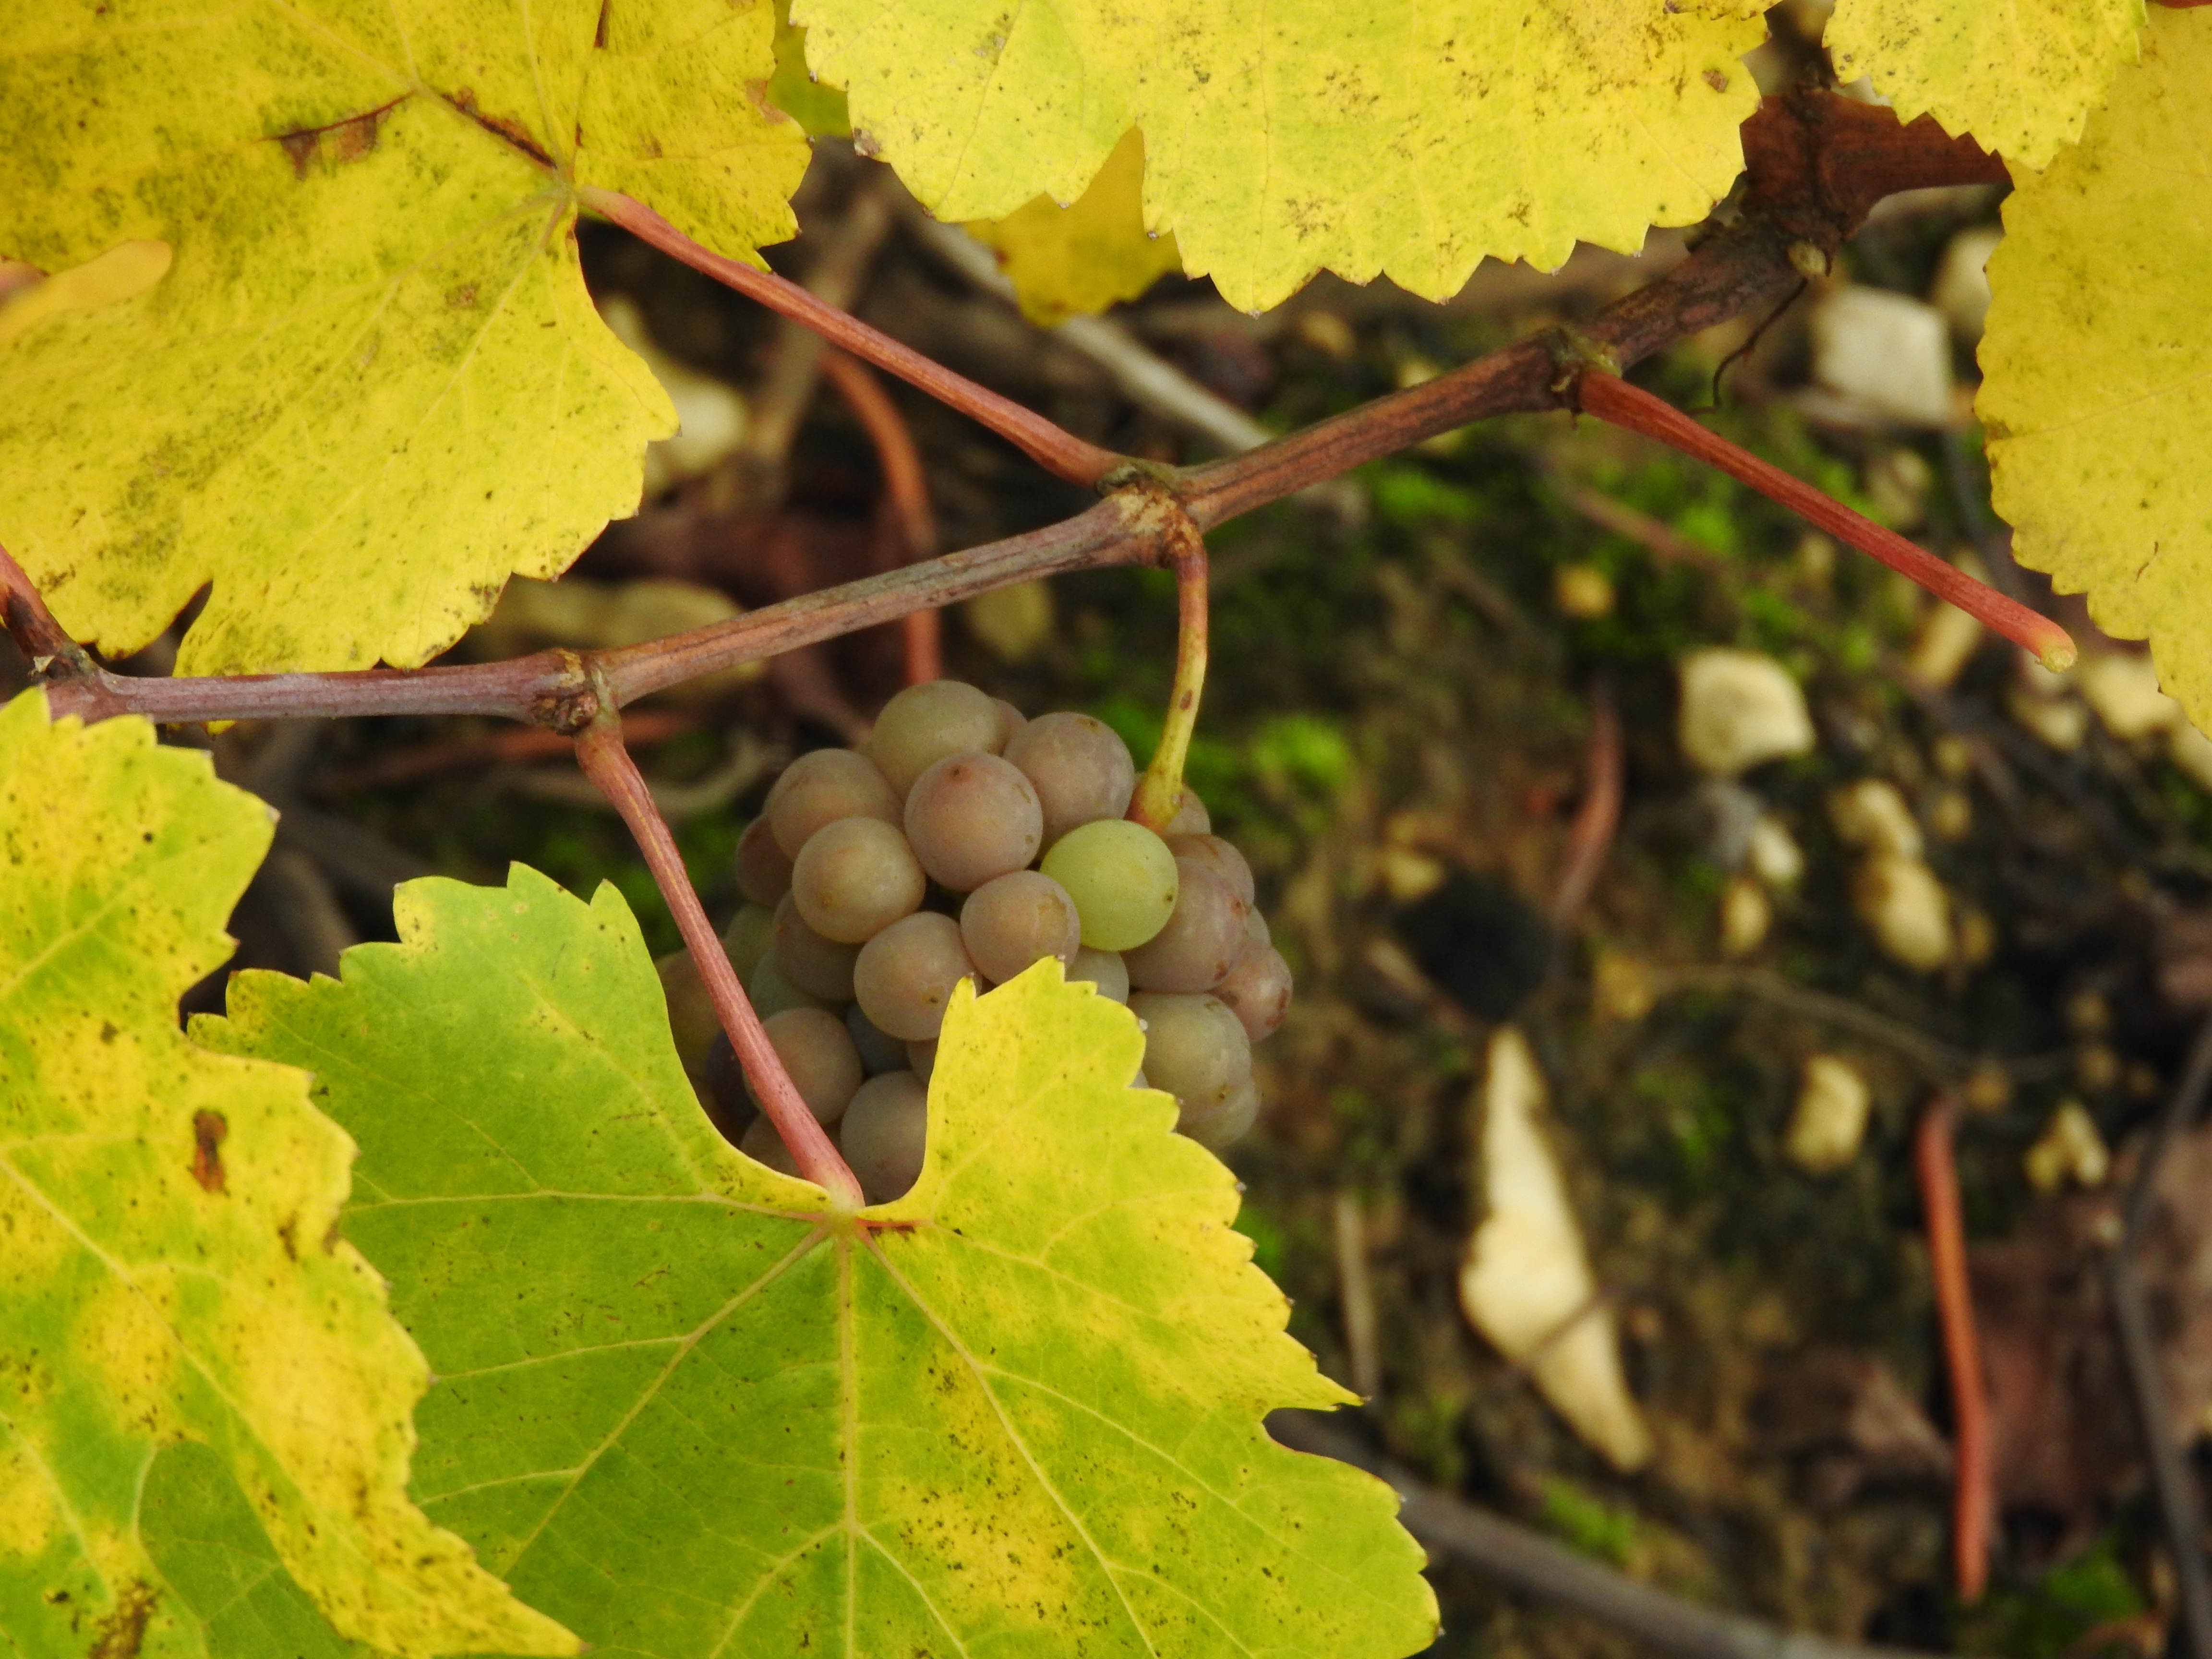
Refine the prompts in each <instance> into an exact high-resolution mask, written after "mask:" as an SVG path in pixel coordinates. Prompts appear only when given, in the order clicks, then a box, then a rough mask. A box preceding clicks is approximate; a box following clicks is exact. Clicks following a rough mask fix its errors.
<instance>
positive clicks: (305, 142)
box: [276, 131, 323, 179]
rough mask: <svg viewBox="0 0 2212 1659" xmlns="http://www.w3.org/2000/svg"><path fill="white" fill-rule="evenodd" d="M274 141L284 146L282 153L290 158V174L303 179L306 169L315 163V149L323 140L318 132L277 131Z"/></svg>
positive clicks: (305, 175)
mask: <svg viewBox="0 0 2212 1659" xmlns="http://www.w3.org/2000/svg"><path fill="white" fill-rule="evenodd" d="M276 142H277V143H280V144H282V145H283V146H284V154H285V155H289V156H290V157H291V158H292V176H293V177H294V178H295V179H304V178H306V177H307V169H308V168H309V167H313V165H314V164H315V151H316V150H317V149H319V147H320V146H321V144H322V142H323V136H322V134H321V133H319V132H313V131H308V132H285V133H279V134H278V135H277V137H276Z"/></svg>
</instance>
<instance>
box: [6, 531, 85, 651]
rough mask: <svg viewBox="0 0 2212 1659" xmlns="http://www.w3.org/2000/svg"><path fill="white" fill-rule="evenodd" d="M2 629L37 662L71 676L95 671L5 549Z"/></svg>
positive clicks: (36, 588) (35, 586)
mask: <svg viewBox="0 0 2212 1659" xmlns="http://www.w3.org/2000/svg"><path fill="white" fill-rule="evenodd" d="M0 626H5V627H6V629H7V630H8V633H9V637H10V638H12V639H13V640H15V642H16V643H17V644H18V645H19V646H20V647H21V648H22V652H23V654H24V655H25V656H27V657H29V658H30V659H32V660H33V661H34V662H35V661H37V660H38V659H40V658H41V657H45V658H52V659H55V660H58V661H59V662H60V663H61V664H62V665H63V666H64V672H67V673H70V674H76V673H82V672H85V671H88V670H89V669H90V668H91V667H92V661H91V659H90V658H88V657H87V656H86V655H85V653H84V648H83V647H82V646H80V645H78V644H77V642H76V641H75V640H73V639H71V638H70V635H69V630H68V629H65V628H64V627H63V626H62V625H61V624H60V623H58V622H56V621H55V620H54V613H53V612H52V611H49V610H47V609H46V599H45V598H44V597H43V596H42V595H41V594H40V592H39V589H38V586H37V584H35V583H34V582H33V581H32V580H31V579H30V577H29V575H28V574H26V573H25V571H24V569H23V567H22V566H21V565H20V564H17V563H16V562H15V556H14V555H13V554H11V553H9V551H8V550H7V549H6V548H4V547H0Z"/></svg>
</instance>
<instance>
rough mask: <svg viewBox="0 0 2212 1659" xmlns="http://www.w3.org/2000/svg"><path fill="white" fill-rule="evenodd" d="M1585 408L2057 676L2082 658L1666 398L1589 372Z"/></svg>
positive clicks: (1583, 387)
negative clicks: (1713, 473)
mask: <svg viewBox="0 0 2212 1659" xmlns="http://www.w3.org/2000/svg"><path fill="white" fill-rule="evenodd" d="M1578 390H1579V392H1580V400H1581V404H1582V408H1583V412H1584V413H1585V414H1589V415H1595V416H1597V417H1598V418H1599V419H1600V420H1601V421H1610V422H1613V425H1615V426H1620V427H1626V428H1628V429H1629V430H1630V431H1632V432H1640V433H1642V434H1643V435H1644V436H1645V437H1647V438H1656V439H1657V440H1658V441H1660V442H1661V443H1662V444H1665V445H1667V446H1668V447H1670V448H1674V449H1679V450H1680V451H1681V452H1682V453H1684V454H1685V455H1689V456H1692V457H1694V458H1695V459H1699V460H1701V461H1703V462H1705V464H1706V465H1709V466H1715V467H1717V468H1719V469H1720V470H1721V471H1723V472H1725V473H1727V474H1728V475H1729V477H1732V478H1734V479H1735V480H1736V481H1737V482H1738V483H1747V484H1749V485H1750V486H1751V487H1752V488H1753V489H1756V490H1757V491H1759V494H1760V495H1765V496H1767V497H1768V498H1769V499H1771V500H1773V501H1779V502H1781V503H1782V505H1783V506H1784V507H1788V508H1789V509H1790V511H1791V512H1793V513H1797V514H1798V515H1800V516H1801V517H1802V518H1805V519H1808V520H1811V521H1812V522H1813V523H1814V524H1816V525H1818V526H1820V528H1821V529H1823V530H1825V531H1826V532H1828V533H1829V534H1830V535H1832V536H1835V537H1837V538H1839V539H1841V540H1843V541H1845V542H1848V543H1850V544H1851V545H1852V546H1853V547H1856V548H1857V549H1858V550H1859V551H1860V552H1862V553H1865V554H1869V555H1870V556H1873V557H1875V558H1877V559H1879V560H1881V562H1883V563H1884V564H1886V565H1887V566H1888V567H1889V568H1891V569H1892V570H1895V571H1898V572H1900V573H1901V574H1905V575H1906V576H1910V577H1911V579H1912V580H1914V581H1916V582H1917V583H1919V584H1920V586H1923V587H1924V588H1926V589H1927V590H1928V591H1929V592H1930V593H1933V594H1934V595H1935V596H1936V598H1937V599H1942V600H1945V601H1947V602H1948V603H1949V604H1952V605H1957V606H1958V607H1959V609H1960V610H1961V611H1965V612H1966V614H1967V615H1968V616H1970V617H1973V618H1974V619H1975V620H1976V621H1977V622H1978V623H1982V624H1983V625H1984V627H1986V628H1988V629H1990V630H1991V631H1992V632H1994V633H1997V634H2002V635H2004V637H2005V638H2007V639H2008V640H2010V641H2012V642H2013V643H2014V644H2015V645H2017V646H2021V647H2025V648H2026V649H2027V650H2028V651H2031V652H2033V653H2034V654H2035V656H2036V659H2038V660H2039V661H2040V662H2041V663H2042V664H2043V665H2044V666H2045V668H2048V669H2050V670H2051V671H2052V672H2054V673H2057V672H2061V671H2064V670H2066V669H2069V668H2071V667H2072V666H2073V665H2074V662H2075V657H2076V655H2077V654H2078V653H2076V652H2075V648H2074V640H2073V636H2072V635H2069V634H2068V633H2067V631H2066V630H2065V629H2063V628H2061V627H2060V626H2059V625H2058V624H2057V623H2055V622H2052V621H2051V619H2050V618H2049V617H2043V616H2039V615H2038V614H2037V613H2036V612H2034V611H2031V610H2029V609H2028V608H2027V606H2026V605H2021V604H2020V603H2019V602H2018V601H2016V600H2014V599H2007V598H2006V597H2005V596H2004V595H2003V594H2002V593H2000V592H1997V591H1996V589H1995V588H1994V587H1991V586H1989V585H1988V584H1987V583H1985V582H1978V581H1976V580H1974V579H1973V578H1972V576H1969V575H1968V574H1966V572H1965V571H1963V570H1961V569H1960V568H1959V567H1958V566H1956V565H1954V564H1951V563H1949V562H1946V561H1944V560H1942V559H1939V558H1937V557H1936V556H1935V555H1934V554H1932V553H1930V552H1929V551H1927V550H1925V549H1923V548H1920V547H1916V546H1914V545H1913V544H1911V542H1909V541H1907V540H1905V538H1904V537H1902V536H1900V535H1899V534H1898V533H1897V532H1895V531H1893V530H1885V529H1883V528H1882V527H1881V526H1880V525H1878V524H1876V523H1875V521H1874V520H1872V519H1869V518H1867V517H1866V516H1864V515H1863V514H1862V513H1854V512H1852V511H1851V509H1850V507H1845V506H1844V504H1843V503H1842V502H1841V501H1837V500H1835V499H1833V498H1832V497H1831V496H1829V495H1824V494H1823V493H1822V492H1821V491H1820V490H1818V489H1814V487H1813V486H1812V485H1811V484H1808V483H1806V482H1805V481H1804V480H1803V479H1802V478H1793V477H1790V474H1788V473H1787V472H1784V471H1783V470H1782V469H1781V468H1780V467H1778V466H1775V465H1771V464H1770V463H1768V462H1765V461H1762V460H1761V459H1759V457H1758V456H1756V455H1754V454H1753V453H1751V452H1750V451H1749V450H1747V449H1743V448H1741V447H1738V446H1736V445H1735V444H1732V443H1730V442H1729V441H1728V440H1727V439H1726V438H1723V437H1722V436H1721V435H1719V434H1718V433H1717V432H1713V431H1710V430H1708V429H1707V428H1705V427H1703V426H1700V425H1699V423H1698V422H1695V421H1693V420H1692V419H1691V418H1690V417H1689V416H1687V415H1685V414H1684V413H1682V411H1681V410H1679V409H1677V408H1675V407H1674V405H1673V404H1670V403H1668V402H1666V401H1665V400H1664V399H1663V398H1655V397H1653V396H1652V395H1651V394H1650V392H1645V391H1644V390H1643V389H1641V388H1640V387H1638V386H1631V385H1629V383H1628V382H1627V381H1626V380H1622V379H1621V378H1620V376H1619V375H1617V374H1607V373H1606V372H1605V371H1604V370H1602V369H1599V368H1585V369H1583V372H1582V375H1581V380H1580V385H1579V387H1578Z"/></svg>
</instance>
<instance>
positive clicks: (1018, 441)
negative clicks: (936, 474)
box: [577, 186, 1126, 489]
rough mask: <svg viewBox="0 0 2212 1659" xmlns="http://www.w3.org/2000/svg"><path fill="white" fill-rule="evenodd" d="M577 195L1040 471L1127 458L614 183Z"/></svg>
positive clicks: (1104, 467) (1090, 481)
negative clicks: (946, 409)
mask: <svg viewBox="0 0 2212 1659" xmlns="http://www.w3.org/2000/svg"><path fill="white" fill-rule="evenodd" d="M577 197H578V199H579V200H580V202H581V203H582V204H583V205H584V206H585V207H586V208H588V209H590V210H592V212H594V213H597V214H599V215H602V216H605V218H608V219H611V220H612V221H613V222H615V223H616V224H618V225H620V226H621V227H622V228H623V229H624V230H627V231H628V232H629V233H630V234H632V235H633V236H635V237H637V238H638V239H639V240H641V241H646V242H650V243H652V244H653V246H655V247H657V248H659V250H660V251H661V252H663V253H665V254H668V255H669V256H670V257H671V258H677V259H681V260H682V261H683V262H684V264H687V265H690V267H691V268H692V269H693V270H697V271H703V272H704V273H705V274H706V275H708V276H712V277H713V278H714V280H715V281H716V282H718V283H723V284H725V285H726V286H727V287H730V288H733V289H737V291H738V293H740V294H742V295H744V296H745V297H746V298H747V299H750V300H757V301H759V302H760V303H761V304H763V305H764V306H766V307H768V308H769V310H771V311H774V312H777V313H781V315H783V316H786V317H788V318H790V319H793V321H794V322H799V323H803V324H805V325H806V326H807V327H808V328H811V329H812V330H813V331H815V332H816V333H817V334H819V335H820V336H822V337H823V339H825V340H828V341H829V343H831V344H832V345H838V346H842V347H843V348H844V349H846V350H848V351H849V352H851V353H852V354H853V355H854V356H856V357H861V358H865V359H866V360H867V361H868V362H872V363H873V364H875V365H876V367H877V368H881V369H884V370H887V371H889V372H890V374H896V375H897V376H898V377H899V379H901V380H906V381H908V382H910V383H912V384H913V385H915V386H920V387H921V389H922V390H923V391H924V392H927V393H928V394H929V395H930V396H931V397H933V398H936V399H937V400H938V401H939V403H941V404H948V405H950V406H951V407H952V408H954V409H957V410H959V411H960V412H961V413H962V414H963V415H966V416H969V417H970V418H971V419H973V420H975V421H976V422H980V423H981V424H982V425H984V426H987V427H988V428H990V429H991V430H992V431H994V432H995V433H997V434H998V435H1000V437H1002V438H1004V439H1006V441H1008V442H1009V443H1011V444H1012V445H1013V446H1014V447H1016V448H1018V449H1019V450H1020V451H1021V452H1022V453H1024V455H1027V456H1028V457H1029V458H1030V459H1031V460H1033V461H1035V462H1036V464H1037V465H1039V466H1042V468H1044V469H1045V471H1048V472H1050V473H1053V474H1054V475H1055V476H1056V477H1062V478H1065V479H1066V480H1067V481H1068V482H1069V483H1079V484H1081V485H1083V486H1084V487H1085V488H1086V489H1089V488H1093V487H1095V486H1096V485H1097V483H1098V481H1099V480H1100V479H1102V478H1103V477H1105V476H1106V475H1107V474H1108V473H1109V472H1111V471H1114V469H1115V467H1117V466H1121V465H1124V464H1125V461H1126V458H1125V457H1123V456H1120V455H1116V454H1115V453H1113V452H1112V451H1111V450H1107V449H1101V448H1099V447H1098V446H1097V444H1094V443H1087V442H1085V441H1084V440H1083V439H1081V438H1079V437H1077V436H1076V435H1074V434H1073V433H1072V432H1068V431H1065V430H1063V429H1062V428H1060V427H1058V426H1055V425H1054V424H1053V422H1050V421H1048V420H1047V419H1045V417H1044V416H1042V415H1040V414H1038V413H1036V410H1029V409H1024V408H1023V407H1022V406H1021V405H1020V404H1018V403H1016V402H1014V400H1013V399H1012V398H1002V397H1000V395H999V394H998V393H997V392H993V391H991V390H990V389H989V388H988V387H986V386H978V385H976V384H975V381H973V380H969V378H968V377H967V376H966V375H964V374H955V373H953V371H952V370H951V369H949V368H945V366H944V365H943V364H941V363H939V362H935V361H933V359H931V358H928V357H925V356H922V355H921V353H920V352H919V351H916V350H915V349H914V348H913V347H911V346H905V345H901V344H900V343H898V342H897V341H896V340H894V339H892V338H891V337H890V336H889V335H888V334H884V333H883V332H881V331H878V330H876V329H872V328H870V327H869V326H868V325H866V323H864V322H862V321H860V319H858V318H856V317H853V316H849V315H848V314H847V313H844V312H842V311H840V310H838V309H837V307H835V306H832V305H825V304H824V303H823V301H820V300H818V299H817V298H816V297H815V296H814V295H811V294H809V293H808V292H807V291H806V290H805V289H803V288H801V287H799V284H798V283H793V282H787V281H786V280H785V279H784V278H783V277H781V276H777V275H776V274H775V272H774V271H769V270H756V269H754V268H753V267H752V266H751V265H749V264H744V262H743V261H742V260H738V259H726V258H723V257H722V256H721V255H720V254H719V253H715V252H711V251H710V250H708V249H707V248H703V247H702V246H699V244H698V243H696V242H695V241H693V240H691V239H690V237H689V236H686V235H685V234H684V233H683V232H682V231H680V230H678V229H677V228H676V227H675V226H673V225H671V224H670V223H669V222H668V221H667V220H665V219H664V218H662V217H661V216H659V214H657V213H655V212H654V211H653V210H652V209H651V208H649V207H647V206H646V205H645V204H644V203H642V202H640V201H636V200H635V199H633V198H632V197H628V196H624V195H623V194H622V193H621V192H620V191H611V190H600V189H597V188H593V187H590V186H586V188H585V189H583V190H581V191H578V192H577Z"/></svg>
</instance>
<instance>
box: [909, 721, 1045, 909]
mask: <svg viewBox="0 0 2212 1659" xmlns="http://www.w3.org/2000/svg"><path fill="white" fill-rule="evenodd" d="M905 822H906V838H907V840H908V842H909V843H911V844H912V846H913V848H914V855H915V857H916V858H918V859H920V860H921V867H922V868H923V869H924V870H927V872H929V878H930V879H931V880H932V881H933V882H936V883H938V884H939V885H941V886H945V887H949V888H951V890H953V891H954V892H956V893H966V892H972V891H973V890H975V889H976V888H978V887H981V885H982V884H984V883H985V882H987V881H990V880H992V879H993V878H995V877H999V876H1003V875H1005V874H1006V873H1007V872H1010V871H1013V870H1019V869H1021V868H1023V867H1024V866H1026V865H1027V864H1028V863H1029V862H1030V860H1031V859H1034V858H1035V857H1036V855H1037V848H1039V847H1040V846H1042V844H1043V841H1044V818H1043V815H1042V811H1041V810H1040V809H1039V807H1038V805H1037V798H1036V790H1035V789H1033V788H1031V787H1030V781H1029V780H1028V779H1027V778H1025V777H1024V776H1023V775H1022V773H1021V769H1020V768H1019V767H1018V766H1016V765H1014V764H1013V763H1012V762H1011V761H1005V760H1001V759H1000V757H998V756H996V755H976V754H968V755H951V756H948V757H945V759H943V760H941V761H939V762H938V763H936V764H935V765H933V766H932V767H931V768H930V769H928V770H927V772H924V773H923V774H922V775H921V776H920V777H918V778H916V779H915V781H914V787H913V788H912V789H910V790H908V792H907V797H906V819H905Z"/></svg>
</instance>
